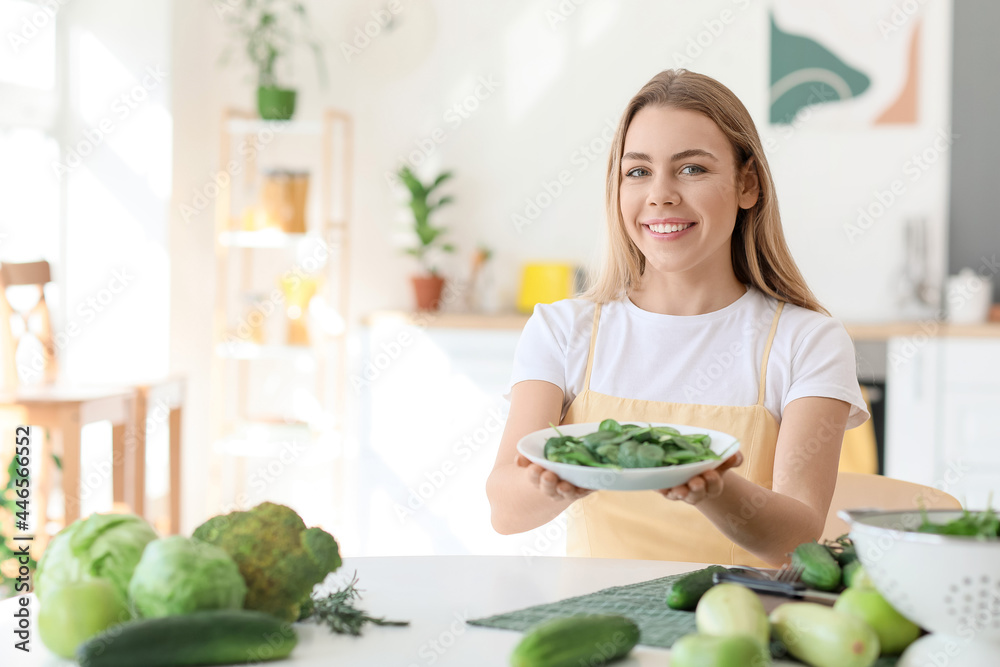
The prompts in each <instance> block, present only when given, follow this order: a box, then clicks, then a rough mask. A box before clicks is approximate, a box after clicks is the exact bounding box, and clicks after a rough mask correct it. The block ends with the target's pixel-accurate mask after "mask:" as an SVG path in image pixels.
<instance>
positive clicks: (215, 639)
mask: <svg viewBox="0 0 1000 667" xmlns="http://www.w3.org/2000/svg"><path fill="white" fill-rule="evenodd" d="M297 641H298V636H297V635H296V633H295V630H294V628H292V626H291V625H290V624H289V623H286V622H284V621H282V620H280V619H278V618H276V617H274V616H272V615H271V614H266V613H264V612H260V611H251V610H248V609H227V610H213V611H199V612H194V613H191V614H185V615H183V616H164V617H162V618H148V619H143V620H138V621H130V622H128V623H124V624H122V625H118V626H114V627H112V628H110V629H108V630H106V631H105V632H102V633H101V634H99V635H96V636H95V637H93V638H91V639H89V640H87V641H86V642H84V643H83V644H81V645H80V646H79V647H78V648H77V650H76V659H77V661H78V662H79V663H80V667H138V666H139V665H141V666H142V667H172V666H177V667H187V666H190V665H230V664H245V663H257V662H261V661H265V660H277V659H280V658H286V657H288V655H289V654H290V653H291V652H292V649H293V648H295V644H296V642H297Z"/></svg>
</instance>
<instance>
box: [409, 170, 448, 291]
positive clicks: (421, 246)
mask: <svg viewBox="0 0 1000 667" xmlns="http://www.w3.org/2000/svg"><path fill="white" fill-rule="evenodd" d="M396 175H397V176H399V180H400V181H402V183H403V185H405V186H406V189H407V190H408V191H409V193H410V201H409V206H410V211H412V212H413V223H414V226H413V231H414V232H415V233H416V237H417V243H416V245H415V246H413V247H411V248H407V249H406V252H407V253H408V254H410V255H413V256H414V257H416V258H417V261H418V262H420V266H421V268H422V269H423V272H422V273H421V274H418V275H415V276H413V277H412V278H411V280H412V281H413V289H414V292H415V294H416V299H417V309H418V310H437V309H438V307H439V305H440V303H441V291H442V289H444V278H442V277H441V276H440V275H439V274H438V270H437V267H436V266H435V265H434V262H433V257H434V254H435V252H438V251H440V252H454V251H455V246H453V245H451V244H450V243H445V242H444V239H443V238H442V235H443V234H444V233H445V231H447V230H446V228H445V227H435V226H434V225H432V224H431V221H430V217H431V214H432V213H434V211H436V210H438V209H439V208H441V207H442V206H445V205H446V204H450V203H451V202H452V201H453V200H452V197H451V196H450V195H445V196H443V197H437V198H436V199H435V200H433V201H431V195H432V194H433V193H434V191H435V190H437V188H438V187H439V186H440V185H441V184H442V183H444V182H445V181H447V180H448V179H449V178H451V177H452V172H450V171H446V172H443V173H441V174H439V175H438V176H437V178H435V179H434V180H433V181H431V182H430V183H426V184H425V183H423V182H422V181H421V180H420V179H419V178H417V177H416V175H415V174H414V173H413V171H411V170H410V168H409V167H408V166H406V165H403V166H402V167H401V168H400V169H399V171H397V172H396Z"/></svg>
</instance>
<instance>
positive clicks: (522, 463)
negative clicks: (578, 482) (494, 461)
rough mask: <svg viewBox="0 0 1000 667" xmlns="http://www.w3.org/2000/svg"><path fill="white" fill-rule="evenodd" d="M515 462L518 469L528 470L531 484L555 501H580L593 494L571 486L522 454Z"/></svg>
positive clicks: (591, 490)
mask: <svg viewBox="0 0 1000 667" xmlns="http://www.w3.org/2000/svg"><path fill="white" fill-rule="evenodd" d="M514 461H515V463H517V465H518V467H520V468H527V469H528V479H530V480H531V483H532V484H533V485H534V486H537V487H538V490H539V491H541V492H542V493H544V494H545V495H546V496H548V497H549V498H552V499H553V500H570V501H573V500H579V499H580V498H583V497H584V496H586V495H588V494H590V493H592V492H593V489H581V488H580V487H578V486H574V485H572V484H570V483H569V482H567V481H566V480H564V479H562V478H561V477H559V476H558V475H556V474H555V473H554V472H552V471H551V470H546V469H545V468H543V467H542V466H540V465H538V464H536V463H532V462H531V461H529V460H528V459H526V458H524V457H523V456H521V454H520V453H518V454H517V458H515V459H514Z"/></svg>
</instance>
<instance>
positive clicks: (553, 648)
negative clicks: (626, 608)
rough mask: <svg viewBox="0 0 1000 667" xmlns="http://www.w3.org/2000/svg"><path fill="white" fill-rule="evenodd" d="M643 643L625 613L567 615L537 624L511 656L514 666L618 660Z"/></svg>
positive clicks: (570, 666) (564, 666) (563, 666)
mask: <svg viewBox="0 0 1000 667" xmlns="http://www.w3.org/2000/svg"><path fill="white" fill-rule="evenodd" d="M638 643H639V626H638V625H636V624H635V622H634V621H632V620H630V619H628V618H625V617H624V616H618V615H612V614H592V615H586V616H582V615H581V616H564V617H562V618H555V619H552V620H550V621H546V622H544V623H542V624H540V625H537V626H535V627H533V628H531V630H529V631H528V632H527V634H525V635H524V638H522V639H521V642H520V643H519V644H518V645H517V646H516V647H515V648H514V652H513V653H512V654H511V656H510V664H511V665H512V666H513V667H579V665H588V666H589V665H603V664H605V663H607V662H611V661H613V660H617V659H618V658H621V657H623V656H625V655H626V654H627V653H628V652H629V651H631V650H632V649H633V648H634V647H635V645H636V644H638Z"/></svg>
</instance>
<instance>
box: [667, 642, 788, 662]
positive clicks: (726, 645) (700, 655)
mask: <svg viewBox="0 0 1000 667" xmlns="http://www.w3.org/2000/svg"><path fill="white" fill-rule="evenodd" d="M771 664H772V663H771V652H770V651H769V650H768V649H767V647H765V646H761V644H760V642H758V641H756V640H755V639H753V638H752V637H747V636H745V635H737V636H735V637H715V636H712V635H685V636H683V637H681V638H680V639H678V640H677V641H676V642H674V645H673V646H671V647H670V667H770V665H771Z"/></svg>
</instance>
